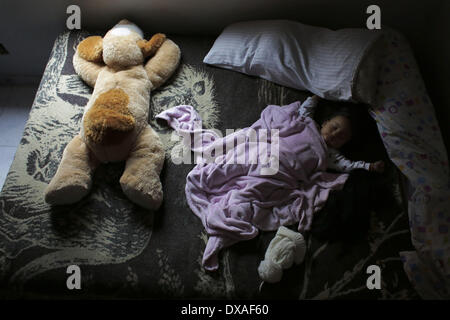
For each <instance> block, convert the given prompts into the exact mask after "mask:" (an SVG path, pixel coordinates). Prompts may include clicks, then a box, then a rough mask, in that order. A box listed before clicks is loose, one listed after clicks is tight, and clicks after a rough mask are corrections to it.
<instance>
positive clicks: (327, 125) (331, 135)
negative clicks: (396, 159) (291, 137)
mask: <svg viewBox="0 0 450 320" xmlns="http://www.w3.org/2000/svg"><path fill="white" fill-rule="evenodd" d="M318 102H319V97H318V96H316V95H314V96H312V97H309V98H308V99H306V100H305V101H304V102H303V104H302V105H301V106H300V108H299V115H300V116H302V117H309V118H311V119H312V118H313V115H314V110H315V108H316V106H317V103H318ZM320 133H321V135H322V138H323V140H324V141H325V143H326V145H327V146H328V168H329V169H333V170H336V171H339V172H350V171H352V170H354V169H365V170H368V171H374V172H380V173H381V172H383V171H384V162H383V161H381V160H380V161H377V162H373V163H367V162H364V161H351V160H349V159H346V158H345V157H344V156H343V155H342V154H341V153H340V152H339V151H338V149H340V148H341V147H343V146H344V145H345V144H346V143H347V142H349V141H350V140H351V138H352V125H351V121H350V116H349V114H347V113H346V112H345V111H336V112H334V114H332V115H331V116H329V117H328V119H327V120H325V121H324V122H323V123H322V126H321V128H320Z"/></svg>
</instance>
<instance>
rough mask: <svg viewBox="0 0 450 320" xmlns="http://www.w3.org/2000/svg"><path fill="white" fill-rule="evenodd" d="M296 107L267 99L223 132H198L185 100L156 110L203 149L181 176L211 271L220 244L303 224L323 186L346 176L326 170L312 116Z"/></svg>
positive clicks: (319, 201) (338, 184)
mask: <svg viewBox="0 0 450 320" xmlns="http://www.w3.org/2000/svg"><path fill="white" fill-rule="evenodd" d="M299 107H300V102H298V101H297V102H294V103H292V104H290V105H287V106H283V107H280V106H274V105H269V106H267V107H266V108H265V109H264V110H263V112H262V113H261V117H260V119H259V120H257V121H256V122H255V123H254V124H253V125H251V126H250V127H248V128H245V129H242V130H240V131H237V132H236V133H233V134H230V135H228V136H225V137H223V138H222V137H220V136H219V135H217V134H216V133H215V132H214V131H212V130H199V129H198V121H201V119H200V117H199V115H198V114H197V112H195V110H194V109H193V108H192V107H191V106H177V107H174V108H171V109H169V110H167V111H164V112H162V113H160V114H159V115H157V118H160V119H165V120H167V122H168V124H169V125H170V126H171V127H172V128H174V129H175V130H176V131H177V132H178V133H180V134H183V136H184V137H185V138H186V133H191V134H192V135H193V136H196V137H194V140H193V141H192V140H191V141H190V145H191V147H192V150H193V151H195V152H197V153H199V152H200V151H203V152H204V153H206V154H208V155H209V158H208V159H209V160H210V161H203V162H202V163H198V164H197V165H196V166H195V167H194V169H193V170H192V171H191V172H190V173H189V174H188V176H187V178H186V198H187V201H188V204H189V206H190V208H191V209H192V211H193V212H194V213H195V214H196V215H197V216H198V217H199V218H200V219H201V220H202V223H203V226H204V227H205V229H206V231H207V233H208V236H209V238H208V243H207V246H206V249H205V252H204V255H203V266H204V267H205V269H207V270H216V269H217V268H218V254H219V251H220V250H221V249H222V248H225V247H227V246H230V245H232V244H234V243H236V242H239V241H241V240H248V239H252V238H254V237H256V236H257V234H258V230H263V231H269V230H276V229H278V227H280V226H282V225H292V224H294V223H297V222H298V223H299V224H298V230H299V231H300V232H303V231H307V230H309V229H310V227H311V223H312V218H313V214H314V213H315V212H317V211H318V210H320V209H321V208H322V207H323V205H324V204H325V202H326V200H327V198H328V194H329V192H330V190H332V189H341V188H342V187H343V185H344V183H345V181H346V180H347V177H348V175H347V174H334V173H329V172H326V168H327V163H326V159H327V157H326V153H327V146H326V144H325V142H324V140H323V139H322V137H321V135H320V132H319V130H318V128H317V127H316V124H315V122H314V121H313V120H312V119H310V118H304V117H301V116H299V115H298V109H299ZM195 121H197V126H196V125H194V124H193V122H195ZM196 128H197V129H196ZM255 132H256V133H257V139H254V136H252V134H254V133H255ZM261 133H262V134H261ZM205 136H208V138H207V139H205ZM190 138H192V137H190ZM192 142H194V144H193V143H192ZM230 146H231V147H230ZM221 150H222V151H223V152H220V151H221ZM240 156H241V158H240V159H241V161H239V160H237V159H238V158H239V157H240ZM204 158H205V157H203V159H204Z"/></svg>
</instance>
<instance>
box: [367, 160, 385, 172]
mask: <svg viewBox="0 0 450 320" xmlns="http://www.w3.org/2000/svg"><path fill="white" fill-rule="evenodd" d="M369 171H372V172H378V173H382V172H383V171H384V161H383V160H380V161H377V162H374V163H371V164H370V166H369Z"/></svg>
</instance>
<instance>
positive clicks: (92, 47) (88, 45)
mask: <svg viewBox="0 0 450 320" xmlns="http://www.w3.org/2000/svg"><path fill="white" fill-rule="evenodd" d="M77 51H78V55H79V56H80V57H81V58H83V59H85V60H87V61H92V62H103V38H102V37H100V36H91V37H87V38H86V39H84V40H83V41H81V42H80V44H78V47H77Z"/></svg>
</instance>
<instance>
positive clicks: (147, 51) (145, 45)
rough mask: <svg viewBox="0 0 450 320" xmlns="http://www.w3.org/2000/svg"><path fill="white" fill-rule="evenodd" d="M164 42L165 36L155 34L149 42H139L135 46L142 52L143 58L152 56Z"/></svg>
mask: <svg viewBox="0 0 450 320" xmlns="http://www.w3.org/2000/svg"><path fill="white" fill-rule="evenodd" d="M164 41H166V35H165V34H162V33H157V34H155V35H154V36H153V37H152V38H151V39H150V40H148V41H146V40H139V41H137V45H138V46H139V48H141V50H142V54H143V55H144V58H147V57H151V56H153V55H154V54H155V53H156V51H158V49H159V47H161V45H162V44H163V43H164Z"/></svg>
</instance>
